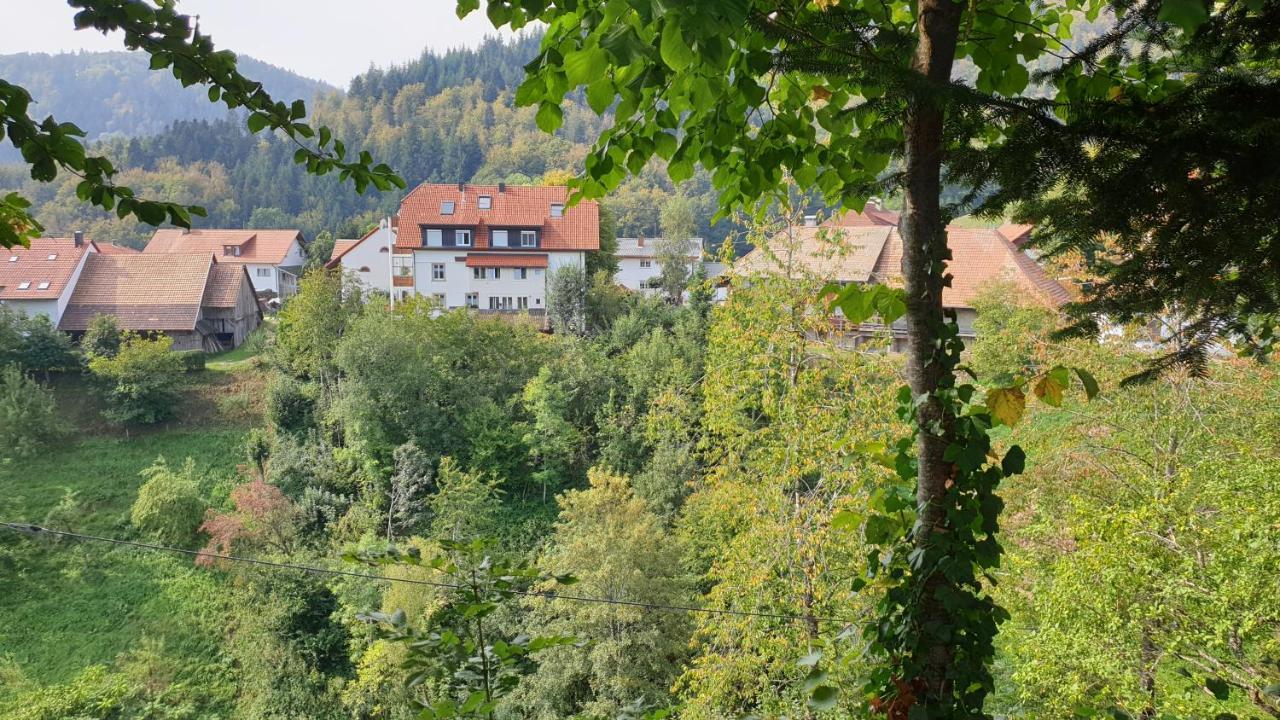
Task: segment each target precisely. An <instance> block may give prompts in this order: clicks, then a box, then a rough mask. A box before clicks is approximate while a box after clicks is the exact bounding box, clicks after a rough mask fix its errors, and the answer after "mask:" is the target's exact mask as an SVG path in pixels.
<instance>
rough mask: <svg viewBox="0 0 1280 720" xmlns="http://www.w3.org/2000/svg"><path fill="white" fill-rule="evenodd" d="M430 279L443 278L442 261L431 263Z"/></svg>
mask: <svg viewBox="0 0 1280 720" xmlns="http://www.w3.org/2000/svg"><path fill="white" fill-rule="evenodd" d="M431 279H432V280H443V279H444V263H431Z"/></svg>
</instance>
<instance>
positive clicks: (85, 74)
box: [0, 52, 338, 162]
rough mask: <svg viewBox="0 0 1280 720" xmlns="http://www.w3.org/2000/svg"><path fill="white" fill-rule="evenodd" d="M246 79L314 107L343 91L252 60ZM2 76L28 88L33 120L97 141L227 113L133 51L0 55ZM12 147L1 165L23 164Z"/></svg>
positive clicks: (243, 63) (1, 155)
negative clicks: (48, 119) (47, 119)
mask: <svg viewBox="0 0 1280 720" xmlns="http://www.w3.org/2000/svg"><path fill="white" fill-rule="evenodd" d="M240 68H241V69H242V70H243V71H244V73H245V74H246V75H248V76H249V77H252V78H254V79H256V80H259V81H261V82H262V83H263V84H264V85H265V86H266V88H267V90H268V91H269V92H271V93H273V94H277V95H280V96H286V97H291V98H303V99H305V100H307V101H308V102H310V101H311V100H312V99H313V98H315V97H316V96H318V95H320V94H324V93H336V92H338V89H337V88H335V87H333V86H331V85H328V84H326V83H323V82H321V81H319V80H312V79H310V78H305V77H302V76H301V75H297V74H295V73H293V72H290V71H288V70H285V69H284V68H280V67H276V66H275V65H270V64H268V63H265V62H262V61H261V60H257V59H254V58H252V57H248V56H241V57H240ZM0 77H3V78H5V79H6V80H8V81H9V82H12V83H15V84H18V85H21V86H23V87H25V88H26V89H27V90H28V91H30V92H31V96H32V98H33V99H34V100H35V104H34V106H33V110H32V112H33V114H34V115H36V116H37V117H40V118H43V117H44V116H46V115H53V116H54V117H55V118H58V119H59V120H62V121H65V122H74V123H75V124H77V125H79V126H80V128H81V129H82V130H84V131H85V132H87V133H88V138H89V139H90V140H99V139H102V138H105V137H108V136H112V135H116V136H124V137H138V136H142V135H153V134H155V133H159V132H162V131H164V130H165V129H166V128H167V127H169V126H170V125H172V124H173V123H174V122H176V121H178V120H219V119H222V118H224V117H226V115H227V110H226V109H225V108H223V107H221V106H217V105H213V104H211V103H210V102H209V98H208V96H207V95H206V93H205V91H204V90H203V89H201V88H197V87H191V88H183V87H182V84H181V83H179V82H178V81H177V80H175V79H174V78H173V76H172V75H171V74H169V73H167V72H153V71H152V70H151V69H150V68H149V67H148V60H147V56H146V55H144V54H142V53H131V52H80V53H60V54H56V55H50V54H47V53H17V54H12V55H0ZM18 158H19V156H18V154H17V151H16V150H14V149H13V147H12V146H10V145H8V144H6V145H5V146H4V147H3V149H0V162H10V161H16V160H18Z"/></svg>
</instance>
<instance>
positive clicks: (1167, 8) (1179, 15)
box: [1157, 0, 1209, 34]
mask: <svg viewBox="0 0 1280 720" xmlns="http://www.w3.org/2000/svg"><path fill="white" fill-rule="evenodd" d="M1157 17H1159V19H1160V20H1162V21H1164V22H1167V23H1172V24H1174V25H1177V26H1178V27H1180V28H1182V30H1183V32H1185V33H1187V34H1191V33H1194V32H1195V31H1196V30H1197V29H1198V28H1199V27H1200V26H1201V25H1203V24H1205V23H1206V22H1208V20H1209V8H1208V7H1207V6H1206V5H1205V3H1204V0H1164V2H1163V3H1161V5H1160V14H1159V15H1158V16H1157Z"/></svg>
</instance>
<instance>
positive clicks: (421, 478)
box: [387, 442, 436, 542]
mask: <svg viewBox="0 0 1280 720" xmlns="http://www.w3.org/2000/svg"><path fill="white" fill-rule="evenodd" d="M392 459H393V460H394V461H395V472H394V473H393V474H392V475H391V487H390V489H389V490H388V491H387V542H394V541H395V536H396V535H397V534H399V535H401V536H408V535H413V534H414V531H415V530H417V529H418V528H419V526H421V525H423V524H425V523H424V522H423V521H424V520H425V519H426V517H425V516H426V515H427V514H428V507H427V496H428V495H429V494H430V493H431V491H432V490H435V489H436V483H435V467H434V465H433V463H432V462H431V458H429V457H427V454H426V453H424V452H422V450H421V449H419V448H418V446H417V445H414V444H413V443H411V442H408V443H405V444H403V445H401V446H400V447H398V448H396V451H395V453H394V454H393V455H392Z"/></svg>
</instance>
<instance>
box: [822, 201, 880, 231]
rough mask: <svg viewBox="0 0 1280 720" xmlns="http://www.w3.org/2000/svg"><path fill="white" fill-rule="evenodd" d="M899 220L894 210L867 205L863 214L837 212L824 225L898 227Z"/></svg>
mask: <svg viewBox="0 0 1280 720" xmlns="http://www.w3.org/2000/svg"><path fill="white" fill-rule="evenodd" d="M898 219H899V216H898V213H896V212H894V211H892V210H885V209H883V208H878V207H874V206H872V205H867V206H866V207H865V208H863V209H862V212H841V211H839V210H837V211H836V212H835V213H834V214H833V215H832V216H831V217H830V218H827V220H826V221H825V222H823V223H822V224H823V225H826V226H827V227H876V226H895V227H896V226H897V224H898Z"/></svg>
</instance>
